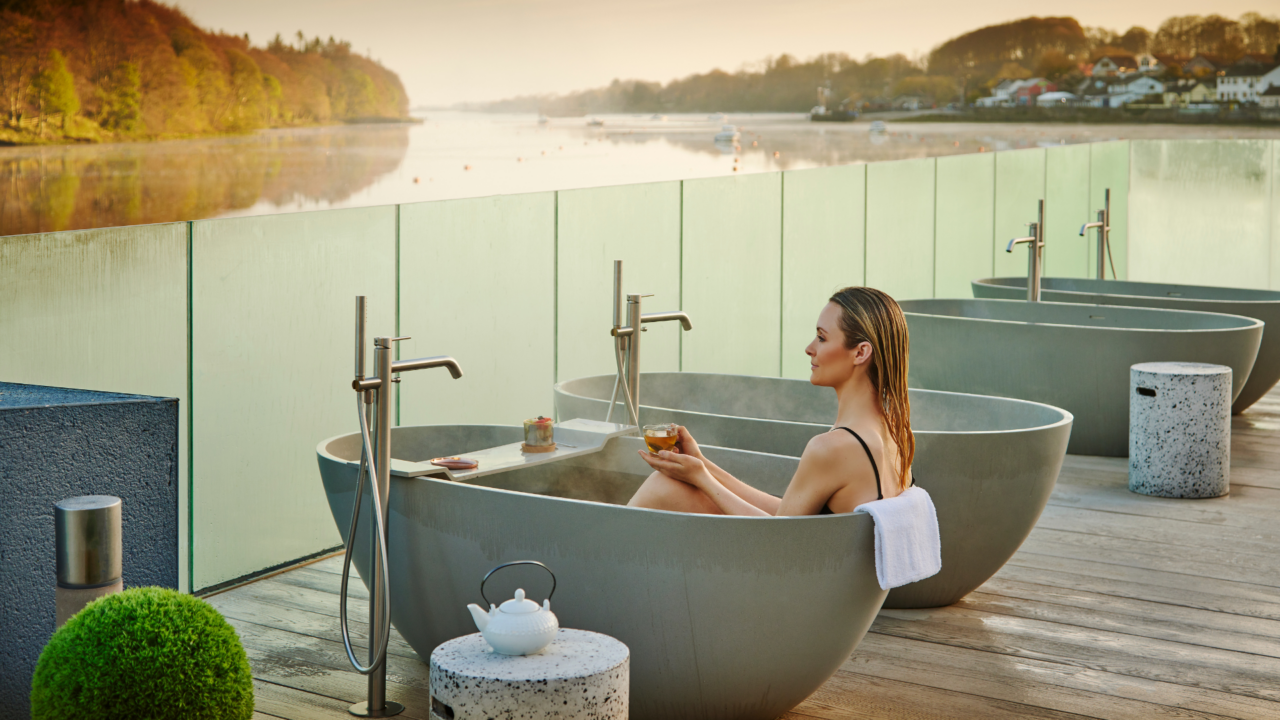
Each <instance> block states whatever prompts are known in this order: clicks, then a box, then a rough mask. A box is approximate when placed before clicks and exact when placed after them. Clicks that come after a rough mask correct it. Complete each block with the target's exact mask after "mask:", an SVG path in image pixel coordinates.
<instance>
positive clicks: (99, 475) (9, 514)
mask: <svg viewBox="0 0 1280 720" xmlns="http://www.w3.org/2000/svg"><path fill="white" fill-rule="evenodd" d="M77 495H115V496H116V497H119V498H120V499H121V500H122V501H123V502H124V508H123V531H124V538H123V540H124V558H123V572H124V585H125V587H126V588H128V587H138V586H141V585H161V586H164V587H169V588H177V587H178V401H177V400H176V399H173V398H152V397H146V396H142V395H121V394H116V393H103V392H92V391H87V390H71V389H66V388H51V387H42V386H38V385H17V384H13V383H0V629H2V630H3V632H0V636H2V637H4V639H5V648H4V650H3V651H0V720H26V719H27V718H29V717H30V706H29V697H30V692H31V674H32V672H34V671H35V666H36V660H37V659H38V658H39V657H40V651H41V650H42V649H43V648H44V646H45V643H47V642H48V640H49V636H50V635H52V634H53V624H54V597H53V596H54V587H55V585H56V583H57V578H56V560H55V558H54V531H53V504H54V503H56V502H57V501H59V500H62V499H64V498H69V497H75V496H77Z"/></svg>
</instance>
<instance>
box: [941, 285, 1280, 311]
mask: <svg viewBox="0 0 1280 720" xmlns="http://www.w3.org/2000/svg"><path fill="white" fill-rule="evenodd" d="M1043 279H1044V280H1092V281H1094V282H1126V283H1134V284H1135V285H1169V286H1173V287H1179V286H1180V287H1188V288H1197V289H1200V290H1234V291H1245V292H1259V293H1274V294H1275V295H1276V297H1275V298H1273V299H1271V300H1261V299H1259V300H1232V299H1228V298H1188V297H1175V296H1165V295H1134V294H1131V293H1108V292H1085V291H1083V290H1061V289H1059V288H1046V287H1044V286H1043V285H1041V290H1043V291H1048V292H1055V293H1062V294H1064V295H1078V296H1081V297H1088V296H1090V295H1096V296H1099V297H1106V298H1116V299H1124V298H1152V299H1156V300H1160V301H1161V302H1171V303H1175V304H1180V303H1230V304H1233V305H1234V304H1239V305H1280V291H1278V290H1263V289H1260V288H1243V287H1231V286H1230V285H1196V284H1193V283H1171V282H1160V283H1158V282H1149V281H1146V280H1127V279H1126V280H1118V281H1116V280H1098V279H1097V278H1073V277H1059V276H1053V277H1049V276H1046V277H1044V278H1043ZM1002 280H1021V281H1022V284H1021V285H1013V284H1009V283H1004V282H1000V281H1002ZM1026 280H1027V278H1026V276H1024V275H1001V276H998V277H987V278H979V279H977V280H970V281H969V284H970V285H985V286H987V287H998V288H1004V289H1009V288H1012V289H1016V290H1022V291H1023V292H1025V291H1026V289H1027V283H1026ZM920 299H922V300H927V299H938V300H942V299H951V298H920ZM957 299H961V300H1003V299H1005V298H977V297H975V298H957ZM1014 302H1025V301H1014ZM1043 302H1053V301H1043ZM1055 304H1069V305H1093V304H1095V303H1055ZM1111 307H1131V306H1129V305H1121V304H1119V303H1117V304H1116V305H1114V306H1111ZM1138 309H1142V310H1172V311H1173V312H1200V313H1203V312H1205V311H1203V310H1177V309H1174V308H1145V307H1143V308H1138ZM1210 314H1213V315H1235V313H1210ZM1238 317H1248V316H1247V315H1241V316H1238Z"/></svg>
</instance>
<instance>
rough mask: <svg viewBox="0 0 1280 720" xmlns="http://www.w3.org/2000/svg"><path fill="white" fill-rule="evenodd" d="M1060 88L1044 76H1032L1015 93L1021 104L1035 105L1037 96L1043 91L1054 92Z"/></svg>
mask: <svg viewBox="0 0 1280 720" xmlns="http://www.w3.org/2000/svg"><path fill="white" fill-rule="evenodd" d="M1057 89H1058V86H1057V85H1055V84H1054V83H1051V82H1049V81H1048V80H1045V79H1044V78H1032V79H1030V80H1027V81H1025V82H1024V83H1023V85H1022V87H1019V88H1018V91H1017V92H1016V93H1015V94H1014V97H1016V98H1017V104H1019V105H1034V104H1035V102H1036V97H1038V96H1039V95H1040V94H1042V93H1047V92H1053V91H1055V90H1057Z"/></svg>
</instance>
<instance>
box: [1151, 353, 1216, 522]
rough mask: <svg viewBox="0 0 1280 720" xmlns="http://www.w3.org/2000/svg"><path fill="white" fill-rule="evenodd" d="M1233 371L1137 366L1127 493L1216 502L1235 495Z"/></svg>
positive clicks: (1168, 365) (1202, 366)
mask: <svg viewBox="0 0 1280 720" xmlns="http://www.w3.org/2000/svg"><path fill="white" fill-rule="evenodd" d="M1230 481H1231V368H1229V367H1226V366H1224V365H1206V364H1204V363H1184V362H1153V363H1139V364H1137V365H1134V366H1133V367H1131V368H1130V369H1129V489H1130V490H1131V491H1133V492H1136V493H1142V494H1143V495H1155V496H1157V497H1168V498H1212V497H1219V496H1222V495H1226V494H1227V492H1228V491H1230V489H1231V482H1230Z"/></svg>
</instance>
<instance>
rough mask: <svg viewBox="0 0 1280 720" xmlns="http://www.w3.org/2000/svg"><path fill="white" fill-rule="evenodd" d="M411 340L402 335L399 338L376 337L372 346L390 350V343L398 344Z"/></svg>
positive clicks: (410, 337) (408, 336)
mask: <svg viewBox="0 0 1280 720" xmlns="http://www.w3.org/2000/svg"><path fill="white" fill-rule="evenodd" d="M412 339H413V337H412V336H410V335H404V336H401V337H377V338H374V339H373V344H374V345H377V346H378V347H380V348H390V347H391V343H393V342H400V341H401V340H412Z"/></svg>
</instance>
